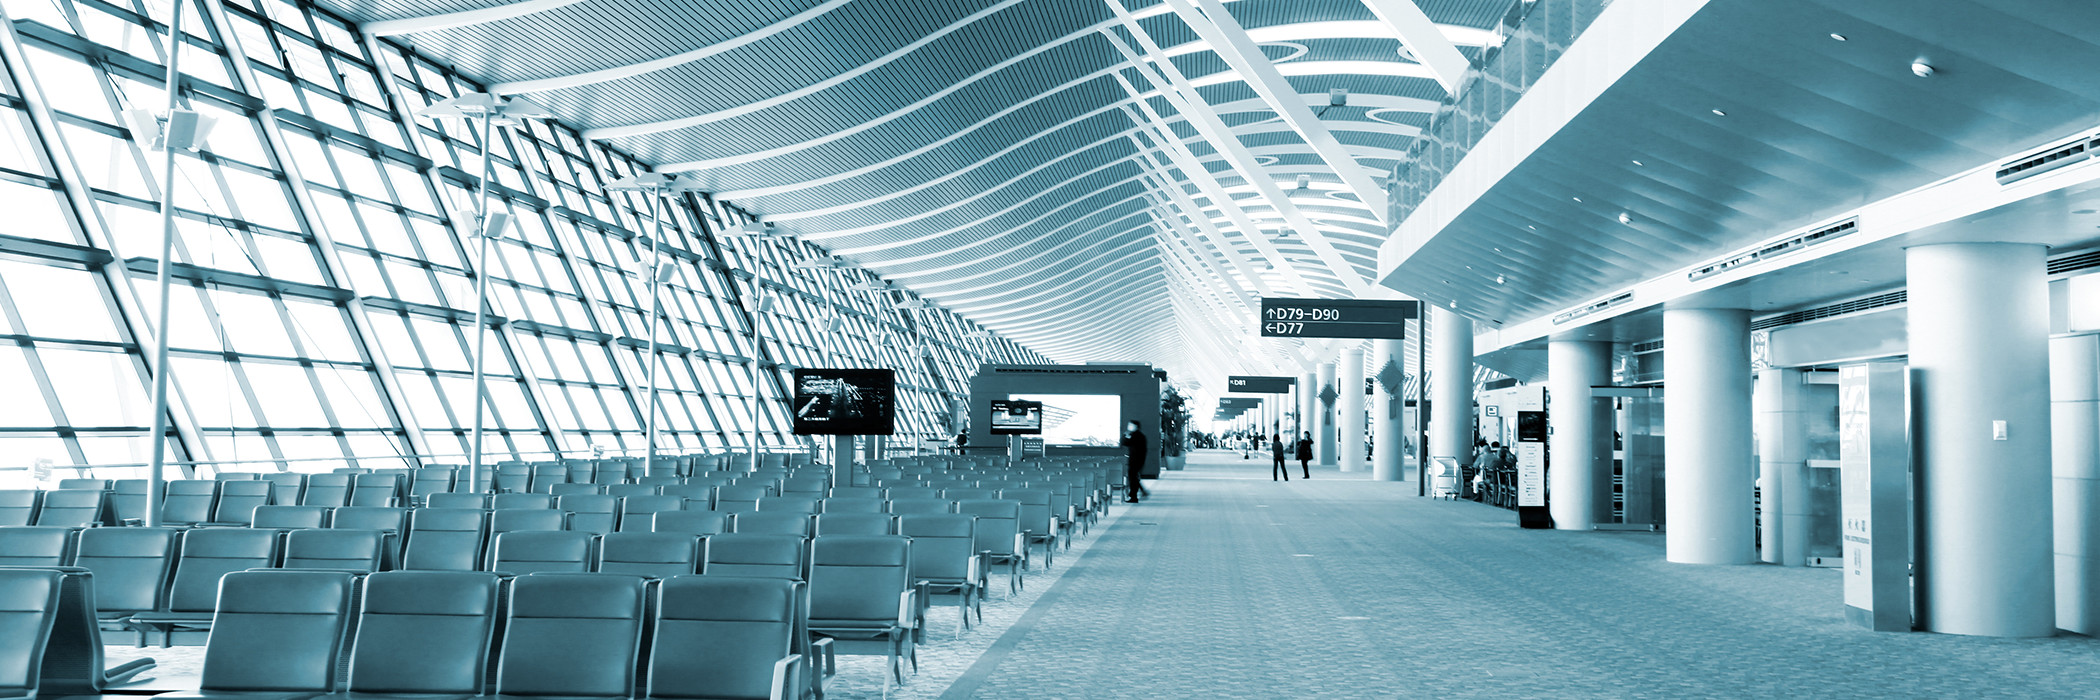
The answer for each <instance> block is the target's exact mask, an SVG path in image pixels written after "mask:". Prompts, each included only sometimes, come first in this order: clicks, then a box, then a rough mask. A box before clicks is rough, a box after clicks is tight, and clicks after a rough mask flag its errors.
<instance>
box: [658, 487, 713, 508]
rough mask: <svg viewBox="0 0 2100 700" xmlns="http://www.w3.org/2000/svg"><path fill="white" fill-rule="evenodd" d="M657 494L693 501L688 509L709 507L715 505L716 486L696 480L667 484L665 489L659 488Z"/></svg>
mask: <svg viewBox="0 0 2100 700" xmlns="http://www.w3.org/2000/svg"><path fill="white" fill-rule="evenodd" d="M656 492H657V493H658V494H661V495H665V496H677V497H679V498H683V499H685V500H687V501H691V502H692V503H691V504H689V505H688V506H687V507H688V508H690V507H695V506H699V507H707V506H712V505H713V504H714V497H715V485H714V484H710V483H707V482H705V481H698V480H695V481H692V482H688V483H682V484H665V485H663V487H661V488H658V489H657V490H656Z"/></svg>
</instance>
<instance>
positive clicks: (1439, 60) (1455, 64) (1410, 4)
mask: <svg viewBox="0 0 2100 700" xmlns="http://www.w3.org/2000/svg"><path fill="white" fill-rule="evenodd" d="M1363 2H1364V6H1365V7H1369V8H1371V14H1374V15H1378V19H1379V21H1382V22H1385V24H1386V26H1388V27H1392V28H1393V33H1394V34H1398V35H1400V44H1401V45H1403V46H1406V47H1407V48H1408V50H1410V51H1413V52H1414V54H1415V58H1416V59H1417V60H1420V61H1421V62H1422V65H1424V66H1427V67H1428V68H1429V72H1430V75H1431V76H1432V77H1433V78H1434V79H1435V80H1436V83H1437V84H1438V85H1442V86H1444V92H1445V93H1447V94H1450V95H1451V97H1452V98H1453V99H1456V98H1457V97H1458V92H1459V90H1460V89H1461V88H1463V87H1464V86H1465V77H1466V70H1467V69H1469V68H1472V67H1473V62H1472V61H1468V60H1466V55H1465V54H1462V53H1459V52H1458V47H1457V46H1453V45H1452V44H1451V39H1450V38H1448V37H1445V36H1444V32H1443V30H1441V29H1439V28H1437V24H1436V23H1435V22H1431V21H1429V15H1428V14H1426V13H1424V12H1422V8H1421V6H1419V5H1416V4H1415V3H1414V0H1363Z"/></svg>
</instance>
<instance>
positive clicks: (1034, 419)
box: [989, 399, 1043, 435]
mask: <svg viewBox="0 0 2100 700" xmlns="http://www.w3.org/2000/svg"><path fill="white" fill-rule="evenodd" d="M989 425H991V426H992V434H993V435H1039V434H1042V432H1043V404H1042V402H1040V401H1019V400H1013V399H992V419H991V422H990V423H989Z"/></svg>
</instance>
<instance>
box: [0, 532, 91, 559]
mask: <svg viewBox="0 0 2100 700" xmlns="http://www.w3.org/2000/svg"><path fill="white" fill-rule="evenodd" d="M73 534H74V530H73V528H70V527H31V526H18V527H0V566H68V565H70V564H72V560H73Z"/></svg>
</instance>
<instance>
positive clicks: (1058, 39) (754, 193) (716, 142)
mask: <svg viewBox="0 0 2100 700" xmlns="http://www.w3.org/2000/svg"><path fill="white" fill-rule="evenodd" d="M1216 1H1217V0H1166V1H1163V2H1157V3H1154V2H1130V3H1128V5H1127V6H1119V5H1117V4H1116V3H1117V2H1118V0H1105V2H1104V0H781V1H768V0H709V1H699V0H683V1H681V0H531V1H529V2H513V3H510V4H504V3H496V2H487V1H486V0H483V1H480V2H476V1H471V0H469V1H450V2H445V3H442V4H440V3H430V2H410V1H409V0H339V1H338V2H335V3H334V4H335V5H336V9H337V10H338V11H339V12H342V13H344V14H345V15H346V16H347V17H348V18H350V19H352V20H353V21H359V22H363V23H365V24H364V26H365V27H366V28H367V30H368V31H372V30H375V29H377V30H383V33H385V34H387V35H390V36H394V37H395V38H397V39H398V40H402V41H407V42H409V43H411V44H412V45H414V47H415V48H416V49H417V50H419V51H422V52H424V53H426V54H428V55H432V56H434V57H436V58H438V59H439V60H441V61H446V62H449V63H451V64H452V65H453V66H454V67H456V68H457V69H459V70H461V71H462V72H463V73H465V74H467V75H468V76H470V77H473V78H476V79H478V80H481V81H483V82H485V83H486V84H489V85H491V86H492V90H494V91H497V92H504V93H512V94H523V95H526V96H528V97H529V99H532V100H534V101H536V102H539V103H541V104H544V105H546V106H548V107H549V108H551V109H553V110H554V111H555V112H556V114H557V115H559V116H561V117H562V118H563V120H564V121H566V122H567V123H569V124H571V125H573V126H576V127H578V128H580V129H582V130H583V131H584V133H585V135H586V137H588V138H592V139H602V140H605V141H607V142H609V143H610V144H611V145H613V146H615V147H617V148H619V149H622V150H624V151H626V152H629V153H632V154H635V155H636V156H637V157H639V158H641V159H643V160H644V161H646V162H649V163H651V164H652V165H654V166H656V167H657V168H658V169H660V170H665V171H675V172H686V173H690V174H691V175H693V176H697V177H699V178H700V179H701V180H702V181H704V182H706V183H708V185H709V186H710V188H711V189H712V190H714V191H715V192H716V193H717V194H718V196H720V197H721V198H723V199H726V200H729V201H731V202H734V203H735V204H737V205H739V206H741V207H744V208H746V209H748V210H750V211H753V212H756V213H758V214H759V215H761V216H762V217H764V218H765V219H766V220H767V221H771V222H774V223H776V224H778V225H779V226H780V227H781V228H785V229H787V230H789V231H791V232H794V233H796V234H797V235H800V236H801V237H803V238H804V239H805V240H808V241H810V242H812V243H815V244H817V245H820V246H822V247H825V248H827V249H830V250H832V251H833V252H835V253H837V254H839V255H841V256H843V257H844V258H846V259H848V260H850V261H852V262H853V263H854V264H857V265H860V266H863V267H866V268H868V269H870V270H873V271H875V272H876V273H878V274H880V275H882V276H884V277H885V278H888V279H892V280H896V281H897V282H898V283H899V284H901V285H902V286H903V287H905V288H908V289H910V290H912V291H914V292H916V293H918V294H919V295H921V296H923V297H924V298H926V299H928V300H930V301H933V302H935V303H938V304H941V305H943V306H946V307H948V308H950V309H953V310H955V311H957V312H959V313H961V314H963V315H965V316H967V317H970V318H972V319H973V320H975V321H977V322H979V323H981V324H983V325H984V326H986V327H988V328H991V329H993V330H995V331H997V332H998V333H1000V334H1002V335H1005V336H1006V337H1008V338H1011V339H1014V340H1016V341H1018V342H1021V343H1023V344H1026V345H1028V346H1030V347H1033V348H1035V349H1037V350H1038V351H1040V352H1042V353H1044V354H1045V355H1047V356H1049V357H1052V358H1054V359H1056V360H1058V361H1065V362H1079V361H1089V360H1139V361H1149V362H1153V363H1155V364H1158V365H1161V366H1165V367H1167V368H1169V369H1170V371H1175V372H1178V373H1183V375H1184V376H1188V373H1194V374H1195V375H1196V376H1199V377H1200V376H1212V374H1213V373H1214V372H1226V371H1235V372H1237V371H1251V372H1260V371H1269V370H1272V369H1284V368H1289V369H1288V371H1291V372H1295V371H1296V369H1295V367H1296V357H1297V355H1296V353H1297V352H1299V351H1298V349H1297V348H1295V347H1293V346H1285V345H1282V344H1280V343H1279V344H1273V345H1271V344H1270V342H1273V341H1249V340H1247V339H1246V338H1245V335H1246V333H1247V332H1248V328H1249V326H1251V324H1252V319H1251V318H1249V317H1247V316H1246V315H1245V314H1246V309H1247V308H1248V305H1249V304H1250V297H1252V296H1254V295H1257V294H1259V293H1261V292H1262V291H1264V290H1266V291H1268V292H1269V293H1274V294H1279V295H1304V296H1347V295H1350V294H1351V292H1352V290H1358V291H1360V290H1362V289H1363V287H1362V286H1361V285H1362V284H1363V282H1362V280H1364V279H1367V278H1368V277H1369V275H1370V274H1371V272H1372V271H1373V270H1374V269H1375V267H1376V259H1377V248H1378V245H1379V243H1380V242H1381V241H1382V240H1383V239H1384V237H1385V233H1386V231H1387V229H1388V226H1387V224H1386V223H1385V222H1384V216H1385V212H1382V211H1372V210H1371V208H1370V207H1369V206H1367V205H1365V204H1363V203H1362V202H1361V201H1360V200H1361V199H1362V197H1360V196H1359V193H1360V192H1361V189H1352V186H1351V182H1352V181H1353V182H1355V183H1359V184H1358V185H1357V187H1358V188H1360V187H1361V183H1366V182H1372V183H1376V185H1375V187H1376V188H1382V187H1383V186H1384V183H1385V181H1386V178H1387V177H1388V175H1389V174H1390V173H1391V172H1392V171H1393V170H1394V169H1396V168H1398V167H1400V166H1401V162H1400V160H1401V159H1402V158H1403V157H1404V154H1405V152H1406V151H1407V149H1408V146H1409V144H1410V142H1411V140H1412V139H1413V138H1414V137H1415V136H1416V135H1417V134H1418V133H1419V131H1420V128H1421V127H1422V126H1423V125H1425V124H1426V123H1427V117H1428V114H1429V113H1430V112H1431V111H1433V110H1434V109H1435V108H1436V107H1437V106H1438V105H1439V104H1440V103H1441V102H1442V101H1443V99H1444V97H1445V95H1444V91H1443V88H1442V87H1441V86H1440V85H1439V84H1438V82H1437V81H1436V79H1435V78H1436V77H1437V76H1436V74H1435V71H1432V70H1430V68H1429V66H1427V65H1424V64H1422V63H1418V62H1416V61H1414V60H1412V58H1411V57H1412V56H1414V55H1418V54H1419V53H1420V52H1417V51H1414V50H1413V49H1411V48H1409V47H1406V46H1403V44H1402V43H1401V42H1400V41H1399V39H1398V37H1399V36H1400V35H1401V34H1400V33H1399V32H1398V31H1396V30H1395V29H1394V27H1395V26H1401V25H1400V24H1398V23H1397V22H1394V21H1392V20H1391V19H1390V18H1389V17H1387V16H1386V15H1389V14H1391V12H1392V10H1393V8H1394V7H1395V5H1396V3H1403V4H1404V3H1407V2H1408V0H1237V1H1232V2H1229V4H1227V5H1224V7H1225V8H1226V9H1227V10H1229V12H1230V15H1231V16H1232V18H1233V20H1234V22H1233V24H1236V25H1239V26H1241V27H1244V30H1245V32H1246V36H1247V38H1249V39H1251V41H1253V42H1256V43H1258V44H1259V46H1260V48H1261V51H1262V53H1264V54H1266V55H1265V56H1263V57H1259V59H1258V60H1264V61H1268V62H1269V63H1270V64H1271V65H1273V66H1274V68H1275V73H1277V74H1280V76H1281V77H1280V80H1281V81H1283V82H1284V83H1285V84H1283V85H1277V84H1276V83H1274V82H1264V78H1263V77H1262V76H1261V75H1256V76H1253V77H1252V79H1250V76H1248V75H1244V74H1243V72H1242V71H1239V70H1235V69H1234V66H1233V64H1232V63H1230V62H1229V61H1228V60H1226V57H1225V56H1223V55H1221V54H1220V53H1219V52H1218V50H1216V49H1215V48H1214V47H1213V45H1212V43H1211V42H1209V41H1205V40H1204V36H1205V35H1206V34H1204V33H1199V32H1198V31H1196V30H1195V28H1194V27H1193V25H1191V24H1190V23H1189V22H1187V21H1184V19H1183V17H1182V16H1180V15H1177V14H1176V12H1175V9H1174V8H1173V7H1171V6H1170V4H1171V3H1181V4H1184V5H1187V6H1195V7H1199V8H1200V7H1203V6H1206V5H1208V6H1210V7H1216V6H1215V5H1214V4H1213V3H1215V2H1216ZM1510 2H1511V0H1422V2H1421V4H1420V5H1418V6H1417V7H1419V8H1420V10H1421V12H1422V13H1423V14H1424V15H1426V17H1427V18H1428V19H1429V20H1431V21H1433V22H1435V23H1436V25H1435V26H1436V29H1437V30H1438V33H1439V34H1441V35H1442V37H1443V38H1444V39H1445V40H1447V41H1448V42H1449V43H1450V44H1451V45H1453V46H1455V47H1457V48H1458V49H1459V51H1461V52H1462V53H1464V54H1465V56H1466V57H1472V56H1477V53H1478V51H1479V49H1480V47H1481V46H1483V45H1487V44H1490V43H1492V42H1494V41H1496V36H1495V35H1494V34H1493V33H1492V32H1491V31H1488V30H1486V29H1483V28H1486V27H1492V26H1494V24H1495V21H1496V20H1498V19H1499V18H1500V17H1501V16H1502V14H1503V13H1504V12H1505V11H1506V10H1507V9H1508V7H1509V5H1510ZM1367 5H1369V6H1368V7H1367ZM1121 7H1127V11H1128V13H1129V14H1130V15H1131V16H1132V17H1133V18H1134V21H1135V23H1136V25H1137V26H1138V27H1139V28H1141V30H1142V36H1139V35H1138V34H1137V33H1133V32H1131V31H1130V30H1129V29H1128V24H1127V23H1125V22H1124V21H1123V20H1122V19H1120V18H1119V17H1118V16H1117V12H1118V9H1119V8H1121ZM1373 7H1376V8H1377V9H1379V10H1380V11H1379V12H1375V13H1374V11H1373ZM1403 9H1405V8H1403ZM1198 11H1200V10H1198ZM1215 11H1216V10H1212V12H1215ZM1184 12H1189V11H1188V10H1184ZM1211 16H1212V17H1215V15H1214V14H1213V15H1211ZM489 18H493V19H489ZM1194 21H1195V22H1206V23H1207V20H1205V19H1203V18H1202V17H1201V16H1200V15H1198V16H1197V19H1195V20H1194ZM1210 24H1225V23H1223V22H1216V23H1210ZM1421 26H1428V25H1426V24H1424V25H1421ZM1201 29H1203V30H1206V31H1207V32H1209V34H1208V36H1211V37H1221V36H1229V35H1221V34H1218V33H1216V32H1217V31H1221V30H1217V29H1213V28H1212V27H1210V26H1204V27H1201ZM1118 44H1120V45H1121V46H1120V48H1119V47H1118ZM1148 45H1151V46H1153V47H1155V48H1157V49H1158V50H1159V51H1160V52H1161V53H1163V54H1165V55H1166V56H1167V57H1169V60H1170V61H1171V67H1172V68H1173V69H1175V70H1173V71H1161V70H1160V68H1162V67H1161V66H1156V65H1150V64H1152V62H1151V61H1147V64H1148V65H1147V66H1146V67H1145V68H1144V69H1143V70H1139V69H1138V68H1135V67H1133V65H1132V63H1131V62H1130V61H1128V60H1127V56H1129V55H1132V54H1138V55H1142V54H1145V53H1147V49H1146V48H1145V47H1146V46H1148ZM1230 45H1231V44H1230V43H1229V42H1228V44H1227V46H1228V47H1229V46H1230ZM1125 52H1129V53H1125ZM1227 52H1230V49H1229V48H1228V49H1227ZM1241 65H1242V66H1245V65H1246V64H1241ZM1163 72H1164V73H1167V74H1166V75H1162V73H1163ZM1257 72H1258V73H1259V72H1261V71H1260V70H1259V67H1257ZM1178 78H1185V84H1186V86H1188V87H1191V88H1192V89H1193V90H1194V91H1195V93H1196V94H1197V95H1200V97H1201V99H1202V101H1203V102H1204V103H1205V104H1204V105H1202V106H1200V107H1199V106H1195V105H1191V104H1187V103H1181V104H1177V102H1176V99H1178V98H1179V97H1180V96H1179V95H1178V94H1176V93H1175V92H1174V91H1173V90H1172V89H1171V84H1172V83H1173V82H1174V80H1176V79H1178ZM1126 85H1127V86H1128V87H1126ZM1264 85H1265V86H1268V87H1270V88H1271V89H1270V90H1269V94H1270V95H1272V96H1283V95H1289V94H1291V93H1295V95H1296V97H1295V99H1298V100H1301V101H1303V102H1304V103H1305V104H1306V105H1307V106H1308V107H1310V108H1311V109H1312V110H1313V111H1314V113H1316V114H1317V116H1316V117H1314V119H1316V120H1317V122H1318V123H1319V124H1321V125H1323V126H1324V132H1325V134H1331V137H1329V136H1325V135H1322V138H1323V139H1330V140H1327V141H1325V142H1326V143H1329V144H1334V145H1335V146H1336V147H1338V148H1340V149H1343V150H1344V151H1346V153H1347V155H1348V156H1349V157H1352V158H1353V159H1354V160H1355V162H1356V165H1355V166H1346V165H1345V166H1343V167H1355V168H1360V169H1361V170H1360V171H1359V172H1350V173H1346V174H1347V175H1349V176H1350V177H1343V176H1342V173H1338V172H1337V171H1336V168H1335V166H1333V165H1330V159H1326V158H1323V157H1322V156H1321V152H1320V149H1318V148H1316V147H1314V146H1313V145H1309V144H1308V143H1307V139H1306V138H1304V137H1303V136H1301V134H1303V133H1308V132H1304V131H1303V130H1301V129H1299V128H1296V127H1294V125H1293V124H1292V123H1290V122H1289V121H1288V120H1286V119H1285V118H1283V117H1280V116H1279V110H1277V109H1275V108H1274V105H1273V104H1272V103H1270V102H1268V101H1266V100H1265V99H1263V97H1262V93H1261V92H1260V91H1258V90H1257V89H1255V88H1256V87H1260V86H1264ZM1335 88H1343V89H1346V90H1348V92H1349V99H1348V104H1347V105H1345V106H1340V107H1328V106H1327V104H1328V91H1329V90H1331V89H1335ZM1132 91H1135V92H1137V93H1139V94H1140V96H1141V97H1142V98H1143V99H1142V100H1140V99H1137V98H1133V97H1132V94H1131V92H1132ZM1281 99H1289V98H1288V97H1281ZM1183 106H1187V107H1189V108H1190V109H1182V108H1181V107H1183ZM1206 110H1207V111H1208V112H1209V113H1210V114H1208V115H1206V114H1198V113H1194V112H1201V111H1206ZM1301 113H1302V112H1301ZM1212 115H1214V116H1212ZM1155 118H1156V120H1157V121H1155ZM1205 119H1208V121H1207V122H1206V121H1205ZM1206 123H1207V124H1211V125H1213V126H1219V125H1222V126H1223V128H1224V130H1225V132H1226V133H1229V134H1230V136H1229V137H1226V138H1231V139H1234V140H1236V141H1237V142H1238V143H1236V144H1220V143H1217V142H1216V141H1214V140H1213V138H1216V137H1217V136H1216V135H1217V134H1218V133H1219V132H1218V130H1217V129H1216V128H1211V129H1206V128H1204V125H1205V124H1206ZM1168 133H1171V134H1172V136H1171V137H1170V138H1162V134H1168ZM1328 152H1329V153H1333V151H1331V150H1330V151H1328ZM1250 159H1251V162H1250ZM1243 164H1249V165H1254V166H1255V167H1257V168H1259V170H1260V172H1259V173H1258V174H1256V175H1254V176H1253V177H1252V178H1250V177H1249V175H1248V174H1247V172H1245V169H1244V168H1242V167H1241V166H1242V165H1243ZM1184 168H1200V169H1201V170H1203V171H1204V172H1201V173H1191V172H1189V171H1187V170H1184ZM1301 178H1302V184H1301ZM1262 179H1266V180H1267V181H1269V182H1273V183H1274V184H1273V185H1271V184H1269V183H1268V182H1262V181H1261V180H1262ZM1206 181H1209V182H1206ZM1371 194H1374V195H1376V196H1377V198H1378V199H1380V200H1382V199H1383V192H1382V191H1376V190H1375V189H1374V191H1372V192H1371ZM1279 196H1280V197H1282V198H1283V199H1286V200H1288V202H1287V204H1286V205H1284V206H1278V205H1277V200H1278V197H1279ZM1221 199H1229V200H1230V203H1229V204H1227V203H1225V202H1223V201H1220V200H1221ZM1292 222H1297V223H1298V224H1309V225H1310V226H1311V227H1312V228H1313V231H1311V232H1310V233H1311V234H1312V235H1306V233H1307V232H1305V231H1299V230H1295V229H1297V228H1298V226H1294V225H1293V223H1292ZM1250 227H1251V228H1252V229H1254V230H1248V229H1249V228H1250ZM1286 232H1288V233H1286ZM1257 237H1259V238H1257ZM1162 239H1165V240H1162ZM1352 277H1353V279H1352Z"/></svg>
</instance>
